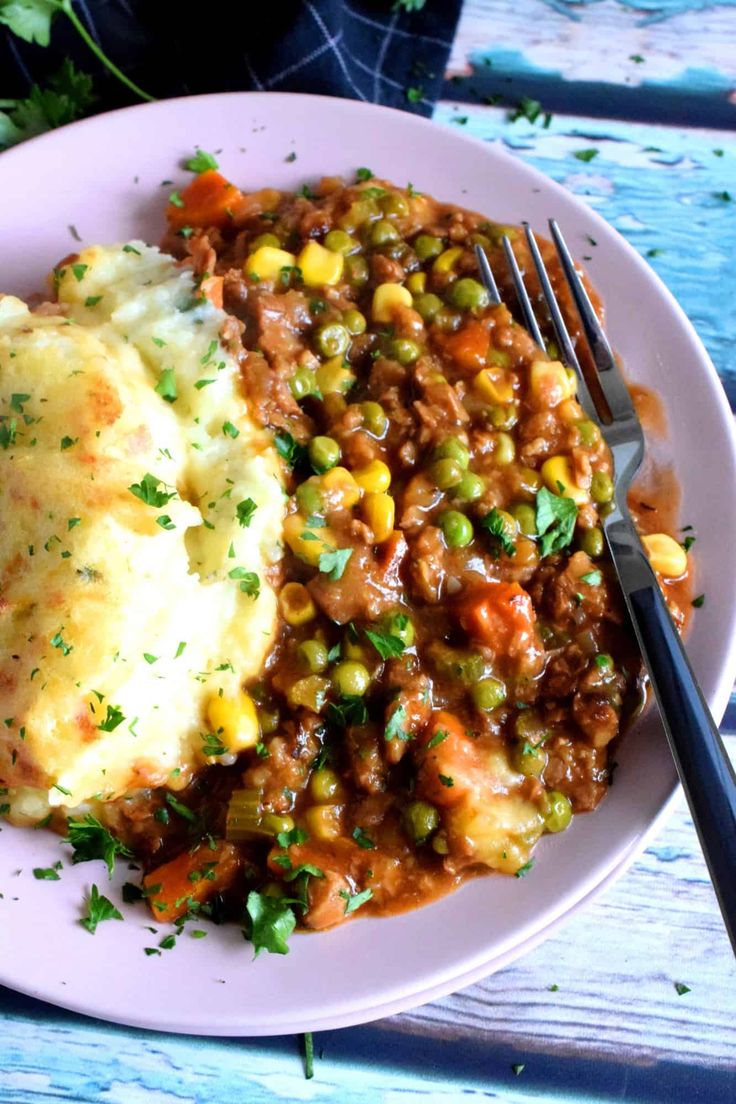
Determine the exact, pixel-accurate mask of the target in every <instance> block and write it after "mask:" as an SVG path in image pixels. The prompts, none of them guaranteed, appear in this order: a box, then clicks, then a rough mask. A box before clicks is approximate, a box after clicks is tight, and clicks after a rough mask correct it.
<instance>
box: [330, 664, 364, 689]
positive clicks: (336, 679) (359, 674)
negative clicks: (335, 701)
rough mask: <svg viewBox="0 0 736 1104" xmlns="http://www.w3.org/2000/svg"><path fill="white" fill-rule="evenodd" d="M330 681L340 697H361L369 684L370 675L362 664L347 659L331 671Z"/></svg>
mask: <svg viewBox="0 0 736 1104" xmlns="http://www.w3.org/2000/svg"><path fill="white" fill-rule="evenodd" d="M332 681H333V683H334V686H335V689H336V690H337V692H338V694H340V696H341V697H343V698H362V697H363V695H364V694H365V692H366V690H367V689H368V687H369V686H370V683H371V676H370V675H369V674H368V668H367V667H365V666H364V664H362V663H357V662H356V661H355V660H350V659H349V660H346V661H345V662H343V663H338V665H337V666H336V667H335V669H334V671H333V672H332Z"/></svg>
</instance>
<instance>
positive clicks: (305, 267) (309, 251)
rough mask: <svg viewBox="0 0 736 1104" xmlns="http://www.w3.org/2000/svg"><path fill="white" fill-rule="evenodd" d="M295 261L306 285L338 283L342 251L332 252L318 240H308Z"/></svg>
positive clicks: (342, 263)
mask: <svg viewBox="0 0 736 1104" xmlns="http://www.w3.org/2000/svg"><path fill="white" fill-rule="evenodd" d="M296 263H297V264H298V266H299V268H300V269H301V270H302V278H303V280H304V283H305V284H306V285H307V287H321V286H322V285H323V284H336V283H338V281H339V280H340V277H341V276H342V270H343V265H344V263H345V259H344V257H343V255H342V253H333V252H332V251H331V250H330V249H325V247H324V246H323V245H320V244H319V242H316V241H310V242H308V243H307V244H306V245H305V246H304V248H303V249H302V251H301V253H300V254H299V256H298V257H297V261H296Z"/></svg>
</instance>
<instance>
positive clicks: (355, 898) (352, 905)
mask: <svg viewBox="0 0 736 1104" xmlns="http://www.w3.org/2000/svg"><path fill="white" fill-rule="evenodd" d="M340 896H341V897H342V899H343V900H344V901H345V915H346V916H350V914H351V912H356V910H357V909H359V908H360V906H361V905H364V904H365V903H366V902H367V901H370V899H371V897H372V896H373V890H372V889H364V890H363V892H362V893H353V894H351V893H348V891H347V890H346V889H341V890H340Z"/></svg>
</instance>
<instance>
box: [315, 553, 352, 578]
mask: <svg viewBox="0 0 736 1104" xmlns="http://www.w3.org/2000/svg"><path fill="white" fill-rule="evenodd" d="M352 554H353V550H352V548H335V549H333V550H331V551H330V552H322V554H321V555H320V557H319V569H320V571H321V572H322V574H323V575H327V576H328V578H330V579H332V581H333V582H337V581H338V579H342V577H343V575H344V574H345V568H346V567H347V565H348V560H349V559H350V557H351V556H352Z"/></svg>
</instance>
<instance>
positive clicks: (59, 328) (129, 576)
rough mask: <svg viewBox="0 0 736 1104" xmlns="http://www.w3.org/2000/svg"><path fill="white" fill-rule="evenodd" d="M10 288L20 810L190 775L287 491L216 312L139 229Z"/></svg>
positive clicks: (0, 697)
mask: <svg viewBox="0 0 736 1104" xmlns="http://www.w3.org/2000/svg"><path fill="white" fill-rule="evenodd" d="M57 279H58V286H59V302H60V304H61V309H60V311H59V313H58V314H43V313H41V314H32V313H30V312H29V310H28V308H27V307H26V306H25V305H24V304H23V303H21V302H20V301H19V300H17V299H14V298H12V297H10V296H6V297H4V298H2V299H0V519H2V520H1V527H0V722H4V723H2V724H0V785H1V786H3V787H5V788H8V789H9V796H8V797H4V799H3V800H5V801H9V802H10V803H11V806H12V807H13V810H14V812H15V813H16V814H17V816H18V817H19V818H20V819H23V818H24V816H25V817H34V816H36V815H37V814H40V815H43V814H44V811H47V810H48V806H55V805H65V806H69V807H74V806H76V805H79V804H80V803H81V802H84V801H86V800H89V799H91V798H99V799H102V800H106V799H110V798H112V797H115V796H119V795H121V794H124V793H127V792H129V791H132V790H135V789H138V788H140V787H142V786H149V785H161V784H165V783H169V784H171V783H172V782H173V783H174V784H175V783H176V780H178V781H179V782H181V781H183V780H184V779H186V778H187V777H188V775H189V774H190V773H191V771H192V770H193V769H195V768H196V767H197V766H198V765H201V764H202V763H203V762H204V760H205V752H204V743H205V739H206V733H207V730H208V726H207V722H206V719H205V718H206V705H207V702H208V701H209V700H210V699H211V697H212V696H213V695H217V694H220V693H222V694H224V695H237V693H238V691H239V689H240V687H241V685H242V684H243V682H244V681H246V680H248V679H249V678H253V677H254V676H256V675H257V674H258V672H259V670H260V668H261V666H262V663H263V660H264V657H265V655H266V653H267V651H268V649H269V647H270V644H271V642H272V639H273V634H274V631H275V623H276V600H275V595H274V593H273V590H272V589H271V587H270V586H269V584H268V581H267V578H266V570H267V568H268V566H269V565H270V564H273V563H274V562H275V561H276V560H277V559H278V557H279V555H280V535H281V524H282V518H283V511H284V501H285V498H284V493H283V490H282V486H281V481H280V475H279V462H278V458H277V456H276V454H275V453H274V451H273V449H272V448H271V446H270V444H269V439H268V437H267V435H266V434H265V433H264V432H263V431H262V430H260V429H258V428H257V427H256V426H255V425H254V424H253V422H252V421H251V419H250V417H249V414H248V410H247V407H246V403H245V400H244V398H243V395H242V393H241V390H240V386H239V369H238V365H237V362H236V361H235V359H234V358H233V357H232V356H231V355H230V354H229V353H228V352H227V351H226V350H225V349H224V348H223V346H222V345H221V343H220V339H219V330H220V327H221V324H222V322H223V320H224V317H225V316H224V314H223V313H222V312H221V311H218V310H217V309H216V308H214V307H213V306H211V305H210V304H209V303H207V302H202V301H200V299H199V297H198V296H197V291H196V288H195V284H194V279H193V276H192V274H191V271H189V270H187V269H183V268H179V267H177V266H176V264H175V263H174V262H173V261H172V260H171V259H170V258H169V257H167V256H165V255H163V254H161V253H160V252H159V251H158V250H156V249H152V248H149V247H147V246H145V245H143V244H142V243H139V242H136V243H133V244H131V245H126V246H123V247H111V248H99V247H95V248H92V249H89V250H86V251H85V252H84V253H82V254H81V255H80V257H79V258H78V260H77V261H76V262H75V263H73V264H69V265H67V266H66V267H65V268H63V269H61V270H59V271H58V272H57Z"/></svg>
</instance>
